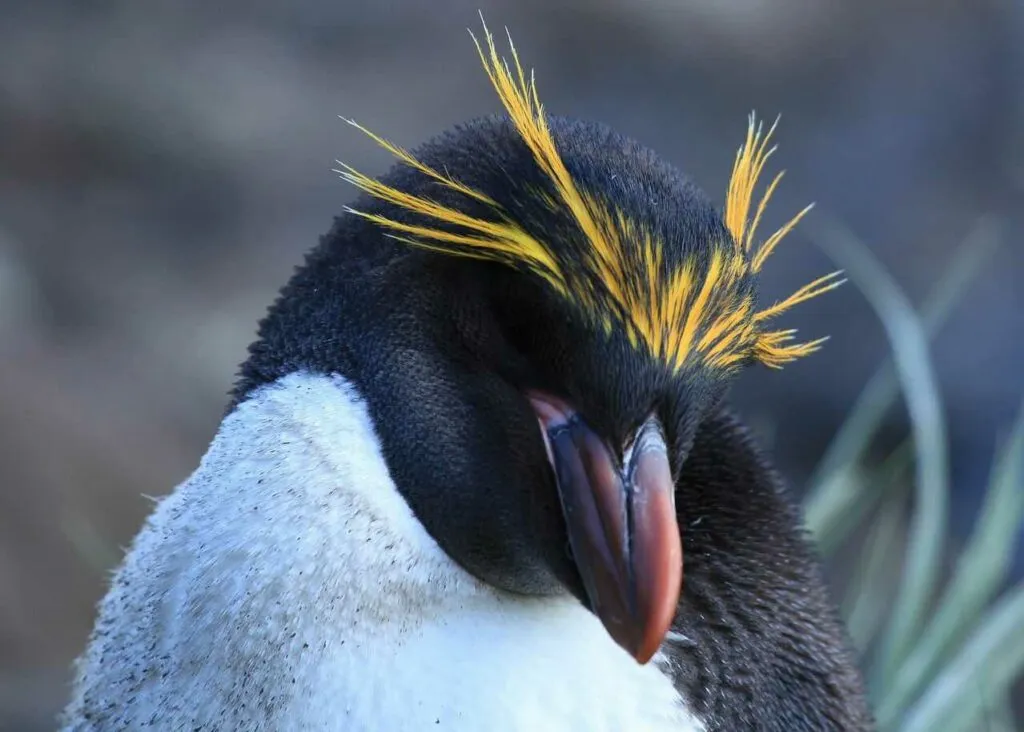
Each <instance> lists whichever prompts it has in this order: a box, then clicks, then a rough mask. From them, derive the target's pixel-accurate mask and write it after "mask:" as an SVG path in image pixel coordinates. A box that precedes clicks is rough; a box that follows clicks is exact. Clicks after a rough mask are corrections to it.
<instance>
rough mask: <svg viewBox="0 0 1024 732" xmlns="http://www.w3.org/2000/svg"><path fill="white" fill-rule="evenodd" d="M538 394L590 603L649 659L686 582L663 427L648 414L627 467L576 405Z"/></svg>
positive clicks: (634, 652) (534, 400)
mask: <svg viewBox="0 0 1024 732" xmlns="http://www.w3.org/2000/svg"><path fill="white" fill-rule="evenodd" d="M529 399H530V403H531V405H532V406H533V409H534V411H535V412H536V415H537V420H538V422H539V423H540V428H541V435H542V439H543V440H544V445H545V449H546V452H547V456H548V460H549V461H550V463H551V468H552V470H553V471H554V474H555V479H556V485H557V487H558V494H559V498H560V500H561V504H562V511H563V514H564V518H565V523H566V529H567V532H568V536H569V544H570V546H571V549H572V555H573V559H574V561H575V564H576V568H577V570H578V572H579V575H580V578H581V579H582V583H583V587H584V590H585V593H586V598H587V600H588V601H589V602H588V606H589V608H590V610H591V611H592V612H593V613H594V614H595V615H596V616H597V617H598V618H599V619H600V620H601V622H602V623H603V624H604V627H605V629H606V630H607V632H608V633H609V635H610V636H611V637H612V638H613V639H614V640H615V642H616V643H618V644H619V645H620V646H621V647H622V648H623V649H625V650H626V651H627V652H628V653H629V654H630V655H631V656H633V658H635V659H636V660H637V661H638V662H639V663H641V664H644V663H647V661H649V660H650V659H651V657H652V656H653V655H654V653H655V652H656V651H657V649H658V647H659V646H660V645H661V642H662V640H663V639H664V637H665V635H666V633H667V632H668V628H669V625H670V624H671V622H672V619H673V618H674V616H675V611H676V607H677V605H678V602H679V594H680V590H681V585H682V542H681V537H680V534H679V525H678V522H677V520H676V511H675V484H674V481H673V478H672V471H671V468H670V466H669V460H668V449H667V447H666V445H665V438H664V436H663V434H662V431H661V428H660V425H659V424H658V422H657V419H656V418H654V417H653V416H652V417H651V418H649V419H648V420H647V421H646V422H645V423H644V424H643V425H642V426H641V427H640V429H639V430H637V433H636V434H635V435H634V437H633V439H632V440H631V441H630V443H631V444H630V447H629V449H628V450H627V453H626V456H625V459H624V460H623V461H622V462H621V463H620V462H619V461H617V460H616V459H615V457H614V452H613V451H612V450H611V449H610V448H609V446H608V443H607V441H605V440H603V439H602V438H601V437H600V436H599V435H598V434H597V433H596V432H595V431H594V430H593V429H591V428H590V427H589V426H588V425H587V423H586V421H585V420H584V419H583V417H582V415H580V414H579V412H577V411H576V410H575V409H574V408H572V407H571V406H570V405H568V404H567V403H565V402H564V401H562V400H561V399H559V398H558V397H555V396H553V395H551V394H545V393H539V392H533V393H531V394H530V395H529Z"/></svg>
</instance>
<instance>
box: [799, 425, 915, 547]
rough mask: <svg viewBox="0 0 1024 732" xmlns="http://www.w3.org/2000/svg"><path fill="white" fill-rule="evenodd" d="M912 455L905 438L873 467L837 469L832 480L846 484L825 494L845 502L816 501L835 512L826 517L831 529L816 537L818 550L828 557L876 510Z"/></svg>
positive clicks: (911, 462) (827, 509) (823, 507)
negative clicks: (828, 502) (868, 468)
mask: <svg viewBox="0 0 1024 732" xmlns="http://www.w3.org/2000/svg"><path fill="white" fill-rule="evenodd" d="M913 458H914V450H913V443H911V441H910V440H906V441H904V442H903V443H901V444H900V446H899V447H897V448H896V450H894V451H893V453H892V454H891V455H889V457H887V458H886V459H885V461H884V462H883V463H882V464H881V465H880V466H879V467H878V469H876V470H873V471H869V470H866V469H863V468H858V467H857V466H848V467H847V468H846V469H845V470H839V471H837V472H836V473H835V474H834V477H833V478H832V480H836V479H842V480H846V481H848V483H847V485H845V486H842V487H841V488H840V489H839V490H836V489H833V490H831V491H829V493H828V495H830V496H832V498H831V499H830V500H842V501H844V502H845V505H843V506H837V505H835V504H834V503H832V504H829V505H827V506H822V505H821V504H815V506H820V507H821V508H820V510H826V511H831V510H834V511H835V513H834V515H833V516H832V517H831V518H829V519H828V526H829V527H830V530H829V531H826V532H824V533H822V534H821V535H816V536H815V541H816V542H817V546H818V551H819V552H821V553H822V554H823V555H825V556H828V555H829V554H831V553H832V552H834V551H835V550H836V549H838V548H839V545H840V544H841V543H842V542H843V541H844V540H845V539H846V537H848V536H849V535H850V534H851V533H852V532H853V530H854V529H856V528H857V526H859V525H860V524H861V523H862V522H863V521H864V519H865V517H866V516H867V515H868V514H869V513H871V512H872V511H873V510H875V506H876V505H877V504H878V502H879V500H880V499H881V498H882V497H883V496H884V495H885V490H886V488H887V487H888V486H889V485H890V484H892V483H894V482H895V481H896V480H897V479H898V478H899V477H900V476H901V475H903V474H904V473H905V472H906V471H907V469H908V468H909V467H910V466H911V465H913Z"/></svg>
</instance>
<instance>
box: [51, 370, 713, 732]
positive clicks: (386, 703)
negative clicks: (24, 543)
mask: <svg viewBox="0 0 1024 732" xmlns="http://www.w3.org/2000/svg"><path fill="white" fill-rule="evenodd" d="M674 662H678V660H677V661H674ZM665 663H667V660H666V659H665V657H664V656H663V655H662V654H658V655H656V656H655V658H654V659H653V660H652V661H651V662H650V663H648V664H645V665H640V664H638V663H637V662H636V661H635V660H634V659H633V658H631V657H630V656H629V655H628V654H627V653H626V652H625V651H623V650H622V649H621V648H620V647H619V646H618V645H617V644H615V642H614V641H613V640H612V639H611V638H610V637H609V636H608V634H607V632H606V631H605V630H604V627H603V626H602V625H601V623H600V621H599V620H598V619H597V618H596V617H595V616H594V615H592V614H591V613H590V612H589V611H588V610H586V609H585V608H584V607H583V606H582V605H580V603H579V602H578V601H577V600H575V599H574V598H572V597H571V596H569V595H568V594H567V595H566V596H564V597H548V598H532V597H523V596H513V595H511V594H508V593H505V592H503V591H500V590H497V589H495V588H493V587H490V586H489V585H486V584H484V583H482V582H480V581H478V580H477V579H476V578H474V577H473V576H472V575H470V574H468V573H467V572H466V571H464V570H463V569H462V568H461V567H460V566H459V565H458V564H456V563H455V562H454V561H453V560H451V559H450V558H449V557H448V556H447V555H446V554H445V553H444V552H443V551H442V550H441V548H440V547H439V546H438V545H437V543H436V542H435V541H434V540H433V539H432V538H431V537H430V535H429V534H428V533H427V532H426V530H425V529H424V528H423V526H422V524H420V523H419V521H418V520H417V519H416V517H415V516H414V514H413V512H412V511H411V510H410V509H409V507H408V505H407V504H406V503H405V501H404V499H403V498H402V495H401V493H400V492H399V490H398V489H397V487H396V486H395V484H394V482H393V481H392V479H391V477H390V475H389V473H388V469H387V465H386V463H385V461H384V459H383V457H382V455H381V451H380V447H379V444H378V441H377V438H376V436H375V433H374V427H373V424H372V420H371V418H370V416H369V413H368V411H367V409H366V406H365V404H364V403H363V401H362V399H361V398H360V396H359V394H358V393H357V391H356V390H355V388H354V387H353V386H352V385H351V384H350V383H348V382H347V381H345V380H344V379H342V378H340V377H338V376H332V377H328V376H322V375H311V374H302V373H297V374H292V375H290V376H286V377H284V378H282V379H280V380H278V381H277V382H275V383H274V384H271V385H269V386H265V387H262V388H260V389H259V390H258V391H256V392H255V393H254V394H253V395H252V396H251V397H250V398H249V399H247V400H246V401H245V402H243V403H242V404H240V405H239V406H238V407H237V408H236V409H235V410H234V411H233V412H232V413H231V414H230V415H228V417H226V418H225V420H224V422H223V424H222V426H221V428H220V430H219V432H218V434H217V436H216V437H215V438H214V440H213V442H212V444H211V447H210V449H209V451H208V453H207V454H206V456H205V457H204V459H203V461H202V463H201V464H200V466H199V468H198V469H197V470H196V472H195V473H194V474H193V475H192V476H191V477H190V478H189V479H188V480H187V481H186V482H185V483H183V484H182V485H181V486H179V487H178V489H177V490H176V491H175V492H174V493H173V494H171V495H170V496H169V497H168V498H166V499H165V500H164V501H162V502H161V504H160V505H159V506H158V508H157V510H156V511H155V512H154V514H153V516H152V517H151V518H150V520H149V521H148V522H147V525H146V526H145V528H144V529H143V531H142V532H141V533H140V535H139V537H138V538H137V540H136V543H135V545H134V546H133V547H132V549H131V551H130V552H129V555H128V557H127V559H126V561H125V564H124V565H123V567H122V568H121V570H120V572H119V574H118V575H117V577H116V578H115V580H114V584H113V588H112V591H111V592H110V594H109V595H108V597H107V598H106V600H105V601H104V604H103V606H102V607H101V617H100V622H99V624H98V626H97V633H96V636H95V639H94V641H93V643H92V644H90V650H89V652H88V654H87V656H86V657H85V658H84V659H83V663H82V667H81V668H80V677H81V678H83V679H86V680H87V682H86V683H85V684H84V685H83V686H81V687H80V688H79V689H78V691H77V695H76V698H75V700H73V702H72V706H71V717H70V718H71V719H72V720H74V719H75V718H76V716H77V718H78V719H79V720H83V719H90V720H92V722H94V723H99V724H100V728H121V727H130V728H134V727H136V726H140V725H141V724H142V723H149V724H152V725H155V726H156V727H157V728H167V729H171V728H175V729H176V728H182V727H186V726H187V727H188V728H203V729H206V728H214V729H279V730H300V729H301V730H313V729H316V730H332V729H338V730H342V729H344V730H390V731H393V732H403V731H404V730H410V731H411V730H424V729H439V730H456V731H458V730H466V731H467V732H468V731H470V730H473V731H476V730H482V729H486V730H492V731H493V732H513V731H519V730H530V731H531V732H534V731H536V732H545V731H546V730H550V731H551V732H555V731H556V730H557V731H558V732H562V731H564V730H598V731H600V730H608V732H612V731H613V730H630V731H631V732H633V731H636V732H643V731H645V730H647V731H650V732H662V731H663V732H669V731H670V730H671V731H672V732H697V731H698V730H704V729H705V727H704V725H703V724H702V723H701V722H700V721H699V720H698V719H697V718H696V717H695V716H694V715H692V714H691V713H690V712H689V711H688V710H687V706H686V704H685V700H684V699H682V698H681V697H680V695H679V693H678V692H677V691H676V689H675V688H674V687H673V684H672V682H671V680H670V678H669V676H668V675H667V674H666V673H665V668H664V664H665ZM100 694H102V696H100ZM93 728H94V727H91V726H75V725H74V724H70V725H69V726H68V727H66V729H93Z"/></svg>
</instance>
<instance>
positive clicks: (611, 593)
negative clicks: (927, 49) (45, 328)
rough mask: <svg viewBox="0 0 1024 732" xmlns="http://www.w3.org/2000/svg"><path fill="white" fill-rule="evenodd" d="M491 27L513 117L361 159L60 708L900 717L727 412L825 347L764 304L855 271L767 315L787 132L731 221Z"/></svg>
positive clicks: (809, 719)
mask: <svg viewBox="0 0 1024 732" xmlns="http://www.w3.org/2000/svg"><path fill="white" fill-rule="evenodd" d="M487 40H488V44H489V48H490V51H491V57H492V58H491V62H490V63H489V62H487V59H486V57H485V52H484V51H483V50H481V57H482V58H485V65H486V67H487V69H488V74H489V76H490V77H491V80H492V82H493V83H494V84H495V87H496V89H498V91H499V95H500V96H501V98H502V101H503V103H504V104H505V107H506V110H507V111H508V113H509V115H508V117H507V118H497V117H495V118H485V119H481V120H477V121H476V122H472V123H469V124H467V125H465V126H463V127H461V128H459V129H457V130H455V131H452V132H450V133H447V134H445V135H442V136H441V137H439V138H438V139H436V140H434V141H433V142H431V143H428V144H427V145H425V146H423V147H422V148H420V149H419V150H417V151H416V153H415V155H413V154H412V153H408V152H406V151H404V150H402V149H400V148H397V147H395V146H391V145H390V143H386V142H384V141H381V140H380V139H379V138H375V139H377V140H378V142H382V144H385V146H386V147H388V148H389V149H390V150H392V152H394V153H395V154H396V155H398V157H399V158H400V161H401V164H400V165H398V166H396V167H395V168H394V169H393V170H392V171H391V172H389V173H388V174H387V175H385V176H383V177H382V178H380V179H379V180H376V179H371V178H369V177H366V176H362V175H361V174H358V173H356V172H355V171H352V169H350V168H346V169H345V173H344V175H345V177H346V178H347V179H348V180H349V181H350V182H353V183H355V184H356V185H357V186H358V187H359V188H361V189H362V190H363V191H364V195H363V196H361V197H360V198H359V199H358V200H357V201H356V202H355V203H354V204H353V206H352V207H351V208H350V209H348V211H347V213H346V214H345V215H344V216H341V217H339V218H338V219H337V220H336V222H335V225H334V227H333V228H332V230H331V231H330V233H329V234H328V235H327V236H325V237H324V238H323V239H322V240H321V242H320V245H319V247H317V248H316V249H315V250H314V251H313V252H311V253H310V255H309V256H308V257H307V259H306V262H305V264H304V265H303V266H302V267H300V268H299V269H298V270H297V272H296V273H295V275H294V276H293V277H292V279H291V281H290V282H289V283H288V285H286V286H285V287H284V288H283V290H282V291H281V294H280V296H279V298H278V300H277V301H276V302H275V303H274V305H273V306H272V307H271V308H270V311H269V313H268V315H267V317H266V318H265V319H264V320H263V322H262V323H261V325H260V331H259V337H258V340H257V341H256V342H255V343H254V344H253V345H252V346H251V348H250V354H249V359H248V360H247V361H246V363H245V364H244V365H243V367H242V369H241V374H240V379H239V381H238V383H237V386H236V388H235V390H234V393H233V399H232V403H231V405H230V408H229V410H228V414H227V415H226V417H225V419H224V421H223V423H222V425H221V428H220V430H219V431H218V434H217V435H216V437H215V438H214V440H213V443H212V445H211V447H210V450H209V451H208V453H207V454H206V456H205V457H204V458H203V460H202V462H201V464H200V466H199V468H198V469H197V471H196V472H195V473H194V474H193V475H192V476H191V477H190V478H189V479H188V480H187V481H186V482H185V483H184V484H182V485H181V486H179V487H178V488H177V489H176V490H175V491H174V493H172V494H171V495H170V496H169V497H168V498H166V499H164V500H163V501H162V502H161V503H160V505H159V506H158V508H157V510H156V511H155V513H154V515H153V516H152V517H151V519H150V520H149V521H148V522H147V524H146V526H145V527H144V528H143V530H142V531H141V532H140V534H139V536H138V537H137V539H136V541H135V543H134V545H133V547H132V549H131V550H130V551H129V553H128V556H127V557H126V559H125V562H124V565H123V566H122V568H121V569H120V570H119V572H118V574H117V575H116V577H115V579H114V582H113V586H112V588H111V590H110V592H109V594H108V595H107V597H106V598H105V600H104V601H103V604H102V605H101V608H100V616H99V619H98V621H97V625H96V629H95V632H94V634H93V637H92V638H91V640H90V644H89V648H88V649H87V651H86V654H85V655H84V656H83V658H82V660H81V662H80V666H79V672H78V676H77V680H76V686H75V691H74V694H73V697H72V702H71V704H70V705H69V707H68V709H67V711H66V714H65V718H64V723H65V727H64V729H65V730H68V731H69V732H85V731H86V730H116V729H145V728H154V729H195V730H205V729H211V730H212V729H217V730H234V729H246V730H259V729H266V730H292V729H294V730H298V729H303V730H357V731H358V730H389V731H390V730H398V731H400V730H420V729H449V730H481V729H487V730H494V731H495V732H504V731H506V730H507V732H514V731H518V730H524V731H525V730H530V731H532V730H541V731H543V730H552V732H553V731H554V730H588V731H589V730H608V731H609V732H612V731H613V730H629V731H630V732H633V731H634V730H651V731H652V732H661V731H664V732H669V731H672V730H674V731H678V732H696V731H698V730H700V731H702V732H724V731H726V730H729V731H737V730H740V731H742V730H763V731H765V732H803V731H804V730H806V731H810V730H825V731H832V730H835V731H839V730H869V729H871V719H870V715H869V713H868V711H867V706H866V703H865V699H864V694H863V691H862V688H861V682H860V679H859V676H858V674H857V671H856V668H855V665H854V663H853V661H852V657H851V654H850V653H849V650H848V648H847V644H846V638H845V635H844V632H843V630H842V628H841V625H840V623H839V621H838V618H837V614H836V612H835V608H834V606H833V605H832V604H831V602H830V600H829V598H828V596H827V593H826V591H825V587H824V583H823V581H822V578H821V576H820V569H819V567H818V565H817V563H816V561H815V559H814V556H813V552H812V551H811V550H810V548H809V546H808V544H807V541H806V538H805V536H804V534H803V531H802V528H801V525H800V518H799V511H798V509H797V508H796V507H795V505H794V503H793V502H792V500H791V499H790V498H789V497H788V495H787V493H786V491H785V489H784V487H783V486H782V484H781V481H780V480H779V478H778V476H776V474H775V472H774V471H773V470H772V468H771V466H770V464H769V463H768V461H767V460H766V459H765V458H764V457H763V456H762V455H761V454H760V452H759V451H758V449H757V448H756V446H755V445H754V444H753V443H752V441H751V440H750V438H749V437H748V435H747V433H746V431H745V429H744V428H743V427H742V425H741V424H740V422H739V421H738V420H737V419H736V418H735V417H733V416H732V415H731V414H730V412H729V411H728V408H727V407H726V406H725V401H724V396H725V393H726V391H727V388H728V384H729V383H730V380H731V378H732V377H733V376H734V375H735V373H736V372H737V371H738V370H739V369H740V368H742V367H744V366H746V365H748V364H750V363H754V362H761V363H764V364H767V365H770V366H778V365H780V364H782V363H785V362H787V361H790V360H793V359H794V358H796V357H799V356H802V355H805V354H806V353H809V352H810V351H812V350H813V349H814V348H815V347H816V345H817V344H816V343H811V344H806V345H794V344H790V343H789V340H788V339H789V338H790V337H791V336H790V333H789V331H771V330H768V329H767V328H766V326H765V324H766V323H767V321H768V320H769V319H770V318H773V317H774V316H775V315H777V314H778V313H780V312H782V311H783V310H785V309H787V308H788V307H789V306H790V305H792V304H795V303H798V302H802V301H803V300H806V299H809V298H810V297H813V296H815V295H817V294H820V292H823V291H824V290H826V289H829V288H830V287H832V286H833V284H834V283H833V282H832V280H830V279H829V278H827V277H826V278H823V279H822V280H819V281H817V282H815V283H812V285H810V286H808V287H805V288H802V289H801V290H800V291H798V292H797V293H796V294H795V295H794V296H793V297H791V298H788V299H787V300H785V301H783V302H781V303H776V304H774V305H771V306H769V307H767V308H764V309H761V310H758V309H757V308H756V302H757V293H756V280H757V277H756V275H757V271H758V270H759V269H760V265H761V263H763V260H764V258H765V257H766V256H767V254H770V251H771V249H772V248H773V247H774V246H775V244H777V242H778V239H779V238H781V235H782V234H784V233H785V231H786V230H788V227H789V226H791V225H792V223H794V222H795V221H794V222H791V223H790V224H789V225H787V227H784V228H783V230H780V231H781V233H776V234H775V235H773V236H772V237H770V238H769V239H768V240H767V241H766V243H765V245H764V246H763V247H762V248H761V249H760V250H754V249H752V248H751V241H752V237H753V234H752V231H753V227H752V225H751V224H750V223H749V219H748V216H747V212H748V209H749V208H750V203H751V198H750V196H751V193H750V191H751V189H752V188H753V183H754V182H755V181H756V176H757V173H758V172H760V169H761V168H762V167H763V162H764V158H765V157H766V156H767V153H766V143H767V139H766V138H762V137H761V135H760V133H759V132H757V133H756V134H755V132H754V130H753V127H751V132H750V134H749V135H748V140H747V143H746V144H745V146H744V148H742V149H741V153H740V155H739V156H738V157H737V164H736V167H735V168H734V174H733V182H734V185H731V186H730V194H729V198H728V201H727V206H726V211H725V215H724V216H723V215H721V214H719V212H718V211H717V210H716V209H715V207H714V206H713V205H712V203H711V201H710V199H708V198H707V197H706V196H705V195H704V194H703V193H702V192H700V191H699V190H698V189H697V188H696V187H695V186H694V185H693V184H692V183H691V182H690V181H689V180H688V179H687V178H686V177H685V176H684V175H682V174H681V173H679V172H678V171H676V170H675V169H674V168H672V167H671V166H668V165H667V164H665V163H663V162H661V161H660V160H659V159H658V158H657V157H656V156H655V155H654V154H653V153H652V152H651V151H649V150H647V149H645V148H643V147H642V146H640V145H639V144H637V143H635V142H633V141H631V140H628V139H626V138H623V137H622V136H620V135H618V134H616V133H614V132H613V131H611V130H609V129H607V128H606V127H603V126H601V125H596V124H589V123H581V122H573V121H569V120H565V119H561V118H558V117H555V116H551V115H546V114H545V113H543V111H542V110H541V109H540V108H539V102H536V92H535V89H533V87H532V82H530V83H528V82H527V81H526V77H525V75H522V74H519V76H518V81H517V80H516V74H515V72H514V71H513V70H510V68H509V67H508V66H505V67H504V71H502V67H501V66H499V65H498V64H497V62H496V56H495V52H494V46H493V40H492V39H491V37H490V36H489V35H488V36H487ZM513 68H518V60H516V65H515V67H513ZM759 215H760V214H759V213H758V214H757V215H756V216H755V217H754V220H753V223H754V224H756V220H757V218H758V217H759ZM684 558H685V559H684ZM684 566H685V572H684ZM684 577H685V579H684Z"/></svg>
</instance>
